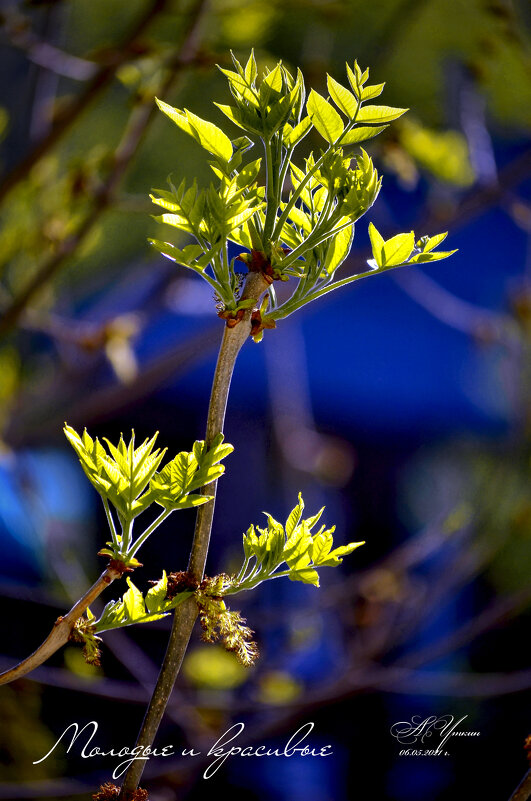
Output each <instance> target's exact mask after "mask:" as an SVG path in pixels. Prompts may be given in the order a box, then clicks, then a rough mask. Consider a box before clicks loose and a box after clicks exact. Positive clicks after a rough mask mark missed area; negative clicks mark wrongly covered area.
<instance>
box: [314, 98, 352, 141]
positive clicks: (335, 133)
mask: <svg viewBox="0 0 531 801" xmlns="http://www.w3.org/2000/svg"><path fill="white" fill-rule="evenodd" d="M306 110H307V112H308V115H309V117H310V119H311V121H312V124H313V125H314V127H315V128H317V130H318V131H319V133H320V134H321V136H322V137H323V138H324V139H326V141H327V142H330V143H331V144H333V143H334V142H336V141H337V140H338V139H339V137H340V136H341V134H342V133H343V129H344V126H343V123H342V121H341V117H340V116H339V114H338V113H337V111H336V110H335V109H334V107H333V106H331V105H330V103H329V102H328V101H327V100H325V99H324V97H323V96H322V95H320V94H319V92H316V91H315V89H312V91H311V92H310V96H309V97H308V102H307V103H306Z"/></svg>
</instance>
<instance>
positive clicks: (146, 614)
mask: <svg viewBox="0 0 531 801" xmlns="http://www.w3.org/2000/svg"><path fill="white" fill-rule="evenodd" d="M126 581H127V584H128V585H129V589H128V590H127V592H125V593H124V595H123V597H122V598H121V599H120V600H118V601H109V603H108V604H106V606H105V608H104V610H103V612H102V613H101V616H100V617H99V619H98V620H95V619H94V620H93V631H94V633H95V634H101V632H102V631H110V630H111V629H118V628H123V627H124V626H132V625H134V624H135V623H151V622H152V621H154V620H160V619H161V618H163V617H166V615H168V614H169V613H170V612H171V610H172V609H175V607H176V606H178V605H179V604H180V603H182V602H183V601H184V600H185V598H188V596H190V595H191V594H192V593H191V592H180V593H178V594H177V595H176V596H175V597H174V598H172V599H168V598H167V592H168V577H167V575H166V572H165V571H164V572H163V574H162V578H161V579H160V580H159V581H158V582H157V583H156V584H155V585H154V586H153V587H151V589H150V590H148V591H147V593H146V595H145V597H144V596H143V595H142V593H141V592H140V590H139V589H138V588H137V587H135V585H134V584H133V582H132V581H131V579H130V578H127V579H126ZM91 615H92V613H91V612H90V610H88V613H87V617H90V616H91ZM92 617H93V616H92Z"/></svg>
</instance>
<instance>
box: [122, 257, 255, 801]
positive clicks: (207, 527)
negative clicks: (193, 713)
mask: <svg viewBox="0 0 531 801" xmlns="http://www.w3.org/2000/svg"><path fill="white" fill-rule="evenodd" d="M267 287H268V284H267V282H266V281H265V279H264V278H263V276H262V275H261V274H260V273H249V275H248V277H247V281H246V284H245V286H244V289H243V292H242V297H241V299H242V300H246V299H248V298H254V299H255V300H256V301H258V300H259V298H260V296H261V295H262V294H263V292H264V291H265V290H266V289H267ZM251 313H252V310H251V309H246V310H245V312H244V315H243V319H242V320H241V321H240V322H239V323H238V324H237V325H236V326H235V327H234V328H228V327H225V330H224V334H223V340H222V343H221V347H220V351H219V356H218V361H217V364H216V370H215V373H214V381H213V384H212V393H211V396H210V404H209V409H208V419H207V430H206V437H205V442H206V444H207V446H208V445H209V444H210V443H211V442H212V440H213V438H214V437H215V436H216V435H217V434H218V433H220V432H221V431H222V430H223V423H224V420H225V410H226V407H227V398H228V394H229V388H230V382H231V378H232V373H233V370H234V364H235V362H236V357H237V356H238V353H239V351H240V348H241V347H242V345H243V343H244V342H245V340H246V339H247V338H248V337H249V334H250V331H251V325H250V320H251ZM216 491H217V481H215V482H212V483H211V484H209V485H208V494H209V495H212V496H213V499H212V501H211V502H210V503H205V504H203V505H202V506H200V507H199V508H198V511H197V518H196V526H195V532H194V540H193V544H192V550H191V554H190V562H189V565H188V570H189V573H190V574H191V576H192V577H193V578H194V579H195V580H196V581H197V582H200V581H201V579H202V578H203V572H204V569H205V563H206V558H207V554H208V545H209V541H210V532H211V528H212V520H213V517H214V504H215V500H216ZM196 618H197V605H196V602H195V598H194V597H193V596H191V597H190V598H187V599H186V601H184V602H183V603H182V604H181V605H180V606H179V610H178V612H177V613H176V614H175V615H174V617H173V624H172V630H171V634H170V639H169V642H168V648H167V651H166V655H165V657H164V662H163V664H162V668H161V671H160V674H159V678H158V681H157V684H156V686H155V690H154V692H153V696H152V698H151V702H150V704H149V707H148V709H147V712H146V715H145V717H144V721H143V723H142V728H141V730H140V733H139V735H138V738H137V745H140V744H142V745H144V746H146V745H152V743H153V741H154V739H155V736H156V734H157V730H158V728H159V725H160V721H161V720H162V716H163V714H164V710H165V709H166V705H167V704H168V701H169V698H170V695H171V692H172V689H173V685H174V684H175V680H176V678H177V676H178V674H179V671H180V669H181V664H182V661H183V658H184V655H185V653H186V649H187V647H188V642H189V640H190V636H191V634H192V629H193V627H194V623H195V621H196ZM144 767H145V765H144V763H143V760H135V761H134V762H133V763H132V764H131V766H130V768H129V770H128V772H127V774H126V777H125V780H124V783H123V785H122V790H121V795H120V798H122V799H126V798H127V797H128V796H129V794H130V793H131V792H132V791H134V790H136V789H137V787H138V783H139V782H140V779H141V777H142V773H143V770H144Z"/></svg>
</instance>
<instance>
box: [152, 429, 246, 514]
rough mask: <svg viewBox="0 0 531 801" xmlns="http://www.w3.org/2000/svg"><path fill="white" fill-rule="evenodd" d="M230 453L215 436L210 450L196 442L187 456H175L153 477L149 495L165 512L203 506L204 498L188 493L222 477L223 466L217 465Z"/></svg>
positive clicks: (229, 446)
mask: <svg viewBox="0 0 531 801" xmlns="http://www.w3.org/2000/svg"><path fill="white" fill-rule="evenodd" d="M233 450H234V448H233V447H232V445H229V444H228V443H224V442H223V435H222V434H219V435H218V436H217V437H216V438H215V440H214V441H213V443H212V447H211V448H207V447H206V444H205V443H204V442H196V443H194V447H193V450H192V451H191V452H190V453H187V452H186V451H183V452H182V453H178V454H177V456H176V457H175V459H173V460H172V461H171V462H169V463H168V464H167V465H166V466H165V467H164V468H163V469H162V470H161V471H160V472H159V473H157V474H156V475H155V476H154V477H153V479H152V481H151V492H152V493H153V497H154V500H156V502H157V503H158V504H160V505H161V506H163V507H164V508H165V509H187V508H189V507H190V506H199V505H200V504H202V503H205V496H204V495H193V494H192V493H193V492H194V490H198V489H200V488H201V487H204V486H205V485H207V484H211V483H212V482H213V481H216V480H217V479H218V478H219V477H220V476H222V475H223V473H224V472H225V467H224V466H223V465H222V464H220V462H221V461H222V459H225V457H226V456H228V455H229V454H230V453H232V451H233ZM207 500H208V496H207Z"/></svg>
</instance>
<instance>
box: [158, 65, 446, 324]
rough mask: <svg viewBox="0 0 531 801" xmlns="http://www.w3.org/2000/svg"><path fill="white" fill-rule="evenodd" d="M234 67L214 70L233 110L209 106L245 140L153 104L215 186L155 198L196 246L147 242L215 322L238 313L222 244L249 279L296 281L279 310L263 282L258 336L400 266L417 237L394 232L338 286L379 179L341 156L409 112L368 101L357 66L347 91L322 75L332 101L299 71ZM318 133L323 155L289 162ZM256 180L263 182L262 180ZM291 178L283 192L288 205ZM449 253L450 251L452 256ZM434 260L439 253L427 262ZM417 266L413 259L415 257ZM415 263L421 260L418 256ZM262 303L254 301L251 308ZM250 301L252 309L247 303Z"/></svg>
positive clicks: (364, 76)
mask: <svg viewBox="0 0 531 801" xmlns="http://www.w3.org/2000/svg"><path fill="white" fill-rule="evenodd" d="M233 63H234V69H232V70H230V69H224V68H223V69H222V68H220V69H221V72H222V73H223V75H225V77H226V78H227V81H228V84H229V89H230V92H231V94H232V98H233V104H232V105H226V104H219V103H216V105H217V107H218V108H219V109H220V110H221V111H222V112H223V114H224V115H225V116H226V117H227V118H228V119H229V120H230V121H231V123H233V124H234V125H235V126H237V127H238V128H239V129H240V131H243V132H244V133H245V136H239V137H236V138H234V139H229V137H228V136H227V135H226V134H225V133H224V131H222V130H221V128H219V127H218V126H216V125H213V124H212V123H210V122H207V121H206V120H203V119H201V118H200V117H198V116H197V115H195V114H192V113H191V112H190V111H188V110H187V109H178V108H174V107H172V106H170V105H168V104H167V103H164V102H162V101H160V100H158V101H157V103H158V106H159V108H160V109H161V111H163V113H164V114H166V115H167V116H168V117H169V118H170V119H171V120H172V121H173V122H174V123H175V124H176V125H177V126H178V127H179V128H180V130H181V131H184V132H185V133H187V134H188V135H189V136H192V137H193V138H194V139H195V140H196V141H197V143H198V144H199V145H200V146H201V147H202V148H203V149H205V150H206V151H207V152H208V153H209V154H210V155H211V156H212V157H213V160H211V161H210V162H209V164H210V166H211V168H212V170H213V172H214V174H215V176H216V178H217V183H216V184H211V185H210V187H209V188H208V189H202V190H198V188H197V185H196V183H195V182H194V183H193V184H192V185H190V186H188V187H187V185H186V183H185V182H184V181H183V182H181V184H180V185H179V187H178V188H177V189H176V188H175V187H174V186H173V184H172V183H171V181H170V184H169V185H170V191H162V190H159V191H158V192H157V193H156V194H155V195H152V196H151V197H152V200H153V202H154V203H155V204H156V205H158V206H161V207H162V208H163V209H165V213H164V214H162V215H161V216H160V217H158V218H156V219H158V220H159V222H162V223H164V224H167V225H170V226H172V227H174V228H178V229H179V230H181V231H184V232H185V233H187V234H190V235H191V236H192V237H193V238H194V239H195V240H196V242H197V244H196V245H188V246H187V247H185V248H183V249H179V248H177V247H176V246H175V245H173V244H172V243H171V242H165V241H162V240H160V239H153V240H150V241H151V243H152V244H153V246H154V247H156V248H157V249H158V250H159V251H160V252H161V253H162V254H163V255H164V256H166V257H167V258H170V259H172V260H173V261H175V262H176V263H178V264H180V265H182V266H185V267H188V268H189V269H191V270H194V271H195V272H196V273H198V274H199V275H200V276H201V277H202V278H204V279H205V280H206V281H207V282H208V283H209V284H210V285H211V286H212V287H213V289H214V290H215V292H216V296H217V298H218V299H219V300H220V301H221V306H222V308H221V310H220V316H223V317H232V318H233V319H234V318H235V317H236V312H237V311H238V310H239V309H240V308H243V305H240V291H241V281H239V280H238V277H237V274H236V271H235V267H234V260H232V262H230V263H229V259H228V251H227V244H228V242H229V241H231V242H235V243H236V244H238V245H241V246H242V247H243V248H246V252H244V253H242V254H240V256H239V257H238V259H239V260H240V261H242V262H244V263H245V264H247V266H248V269H249V271H254V272H259V271H261V272H263V274H264V275H265V276H266V278H267V281H268V283H269V284H272V282H273V281H274V280H280V281H288V280H289V279H290V278H291V279H295V282H294V289H293V291H292V293H291V294H290V295H289V296H288V297H286V298H285V299H284V300H283V301H282V302H281V303H278V302H277V299H276V294H275V292H274V290H273V287H272V286H271V287H270V289H269V291H268V292H267V295H266V299H265V302H264V304H263V305H262V307H261V309H260V312H259V319H258V320H257V325H255V327H254V328H253V336H254V338H255V339H256V340H258V339H260V338H261V335H262V333H261V332H262V330H263V329H264V328H273V327H275V322H276V320H279V319H281V318H283V317H286V316H288V315H289V314H292V313H293V312H294V311H296V310H297V309H298V308H300V307H301V306H303V305H305V304H306V303H309V302H310V301H312V300H315V299H316V298H318V297H321V296H322V295H324V294H326V293H327V292H330V291H331V290H333V289H336V288H338V287H339V286H344V285H345V284H347V283H350V282H351V281H355V280H358V279H359V278H362V277H365V276H368V275H372V274H374V273H375V272H378V271H380V270H383V269H388V268H389V267H392V266H393V267H394V266H400V265H401V264H404V263H406V261H407V259H408V258H409V257H410V256H411V253H412V252H413V247H414V241H411V248H410V250H409V253H408V254H407V257H403V258H402V255H403V253H405V252H406V250H407V243H409V242H410V240H411V239H412V237H413V234H403V235H399V236H401V237H406V239H404V238H402V239H400V242H401V243H402V244H401V248H400V250H399V254H400V255H401V259H400V260H397V258H398V256H397V253H395V250H394V248H395V244H393V245H390V248H391V249H392V253H391V251H390V253H391V256H390V257H388V256H387V252H386V254H385V258H384V260H383V261H382V259H375V263H371V270H369V271H367V272H365V273H362V274H361V275H356V276H349V277H348V278H345V279H343V280H341V281H335V280H334V279H335V275H336V273H337V270H338V269H339V267H340V266H341V264H342V263H343V262H344V261H345V259H346V258H347V256H348V254H349V252H350V248H351V247H352V242H353V239H354V223H355V222H356V221H357V220H359V219H360V217H362V216H363V215H364V214H365V213H366V212H367V211H368V210H369V208H370V207H371V206H372V204H373V203H374V201H375V200H376V197H377V196H378V192H379V190H380V186H381V179H380V178H379V177H378V173H377V171H376V170H375V168H374V165H373V163H372V160H371V158H370V157H369V156H368V154H367V153H366V152H365V151H364V150H361V153H360V154H359V155H356V156H354V157H353V156H352V154H347V153H346V152H345V148H348V147H349V146H351V145H358V144H359V143H360V142H364V141H366V140H367V139H371V138H372V137H374V136H376V135H378V134H379V133H380V132H382V131H383V130H385V128H387V127H388V125H389V123H390V122H392V121H393V120H396V119H397V118H398V117H400V116H402V114H404V113H405V111H407V109H403V108H393V107H391V106H379V105H373V104H367V102H366V101H368V100H373V99H374V98H376V97H378V96H379V95H380V94H381V92H382V91H383V88H384V84H374V85H369V84H368V83H367V82H368V78H369V70H365V71H362V70H361V68H360V67H359V65H358V64H357V62H354V65H353V67H351V66H350V65H349V64H347V78H348V83H349V87H347V86H344V85H342V84H341V83H339V82H338V81H337V80H336V79H335V78H333V77H332V76H330V75H329V76H328V80H327V85H328V92H329V98H328V99H327V98H325V97H323V96H322V95H320V94H319V93H318V92H316V91H315V90H314V89H312V90H311V91H310V93H309V95H308V98H307V99H306V88H305V84H304V79H303V76H302V73H301V71H300V70H297V72H296V74H292V73H291V72H290V71H289V70H288V69H287V67H286V66H285V65H284V64H282V62H279V63H278V64H277V65H276V66H275V68H274V69H272V70H267V69H266V70H265V71H264V73H263V74H262V75H261V76H259V74H258V68H257V64H256V61H255V57H254V52H251V54H250V56H249V58H248V60H247V62H246V64H245V65H243V64H241V63H240V62H239V61H238V60H237V59H236V58H235V57H234V56H233ZM312 128H314V129H315V131H316V132H317V133H318V134H319V135H320V136H321V137H322V139H324V142H325V148H324V149H321V150H320V151H319V153H314V152H311V153H310V154H309V156H308V157H307V158H306V159H305V160H304V163H303V164H300V165H299V164H297V163H296V162H295V161H294V159H293V154H294V151H295V148H296V147H297V146H298V145H299V144H300V142H301V141H302V140H303V139H304V137H305V136H306V135H307V134H308V133H309V132H310V131H311V129H312ZM253 148H259V149H260V151H261V156H260V157H259V158H257V157H256V154H255V155H254V158H252V160H251V161H247V160H246V159H245V158H244V157H245V154H246V153H247V152H248V151H250V150H251V149H253ZM262 161H263V166H264V170H263V174H264V176H265V182H264V184H261V183H260V178H261V175H262ZM288 177H289V178H290V179H291V188H290V191H289V194H288V195H287V197H286V199H284V198H285V188H286V182H287V179H288ZM448 255H449V254H448ZM435 258H442V256H440V255H439V256H433V258H431V260H434V259H435ZM420 260H421V259H420ZM417 261H419V259H417ZM257 300H258V299H255V302H256V301H257ZM249 302H251V303H252V302H253V301H252V299H251V301H248V303H249Z"/></svg>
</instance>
